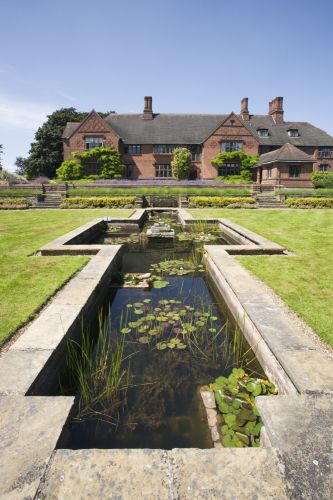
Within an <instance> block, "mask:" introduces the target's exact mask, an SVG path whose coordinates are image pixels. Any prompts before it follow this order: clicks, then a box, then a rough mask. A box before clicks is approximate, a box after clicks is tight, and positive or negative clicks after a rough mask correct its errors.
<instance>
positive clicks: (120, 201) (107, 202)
mask: <svg viewBox="0 0 333 500" xmlns="http://www.w3.org/2000/svg"><path fill="white" fill-rule="evenodd" d="M134 204H135V196H115V197H113V198H111V197H110V198H108V197H103V198H102V197H93V198H79V197H77V198H66V199H65V200H64V201H63V203H62V205H61V208H132V207H133V206H134Z"/></svg>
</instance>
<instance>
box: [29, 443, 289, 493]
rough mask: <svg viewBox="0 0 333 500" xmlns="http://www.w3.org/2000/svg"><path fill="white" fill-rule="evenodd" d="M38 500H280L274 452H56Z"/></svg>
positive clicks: (280, 479) (280, 484) (282, 489)
mask: <svg viewBox="0 0 333 500" xmlns="http://www.w3.org/2000/svg"><path fill="white" fill-rule="evenodd" d="M37 498H38V499H42V498H43V499H60V500H62V499H68V498H81V499H84V498H111V499H124V500H127V499H132V498H133V499H147V500H148V499H149V500H150V499H159V500H163V499H168V500H176V499H211V498H217V499H251V500H252V499H254V498H256V499H257V500H259V499H279V500H283V499H286V498H287V496H286V491H285V486H284V484H283V476H282V473H281V471H280V469H279V465H278V461H277V458H276V454H275V452H274V450H269V449H255V450H254V449H253V450H250V449H241V450H240V449H238V450H236V449H223V450H197V449H181V450H180V449H179V450H177V449H175V450H171V451H164V450H76V451H73V450H57V452H56V454H55V456H54V458H53V460H52V464H51V466H50V468H49V470H48V471H47V473H46V475H45V477H44V478H43V480H42V482H41V486H40V489H39V492H38V494H37Z"/></svg>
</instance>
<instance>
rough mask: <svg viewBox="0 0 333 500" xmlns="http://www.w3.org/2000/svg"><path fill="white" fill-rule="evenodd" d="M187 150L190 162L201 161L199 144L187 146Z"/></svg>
mask: <svg viewBox="0 0 333 500" xmlns="http://www.w3.org/2000/svg"><path fill="white" fill-rule="evenodd" d="M187 149H188V150H189V151H190V152H191V160H192V161H201V151H202V147H201V144H191V145H189V146H187Z"/></svg>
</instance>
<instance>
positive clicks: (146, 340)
mask: <svg viewBox="0 0 333 500" xmlns="http://www.w3.org/2000/svg"><path fill="white" fill-rule="evenodd" d="M138 340H139V342H140V344H149V342H150V338H149V337H140V338H139V339H138Z"/></svg>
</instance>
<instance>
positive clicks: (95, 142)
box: [84, 137, 103, 149]
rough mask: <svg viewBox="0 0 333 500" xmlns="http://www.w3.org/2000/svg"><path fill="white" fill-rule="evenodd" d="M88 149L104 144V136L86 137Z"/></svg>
mask: <svg viewBox="0 0 333 500" xmlns="http://www.w3.org/2000/svg"><path fill="white" fill-rule="evenodd" d="M84 140H85V145H86V149H94V148H99V147H101V146H103V139H102V137H85V138H84Z"/></svg>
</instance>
